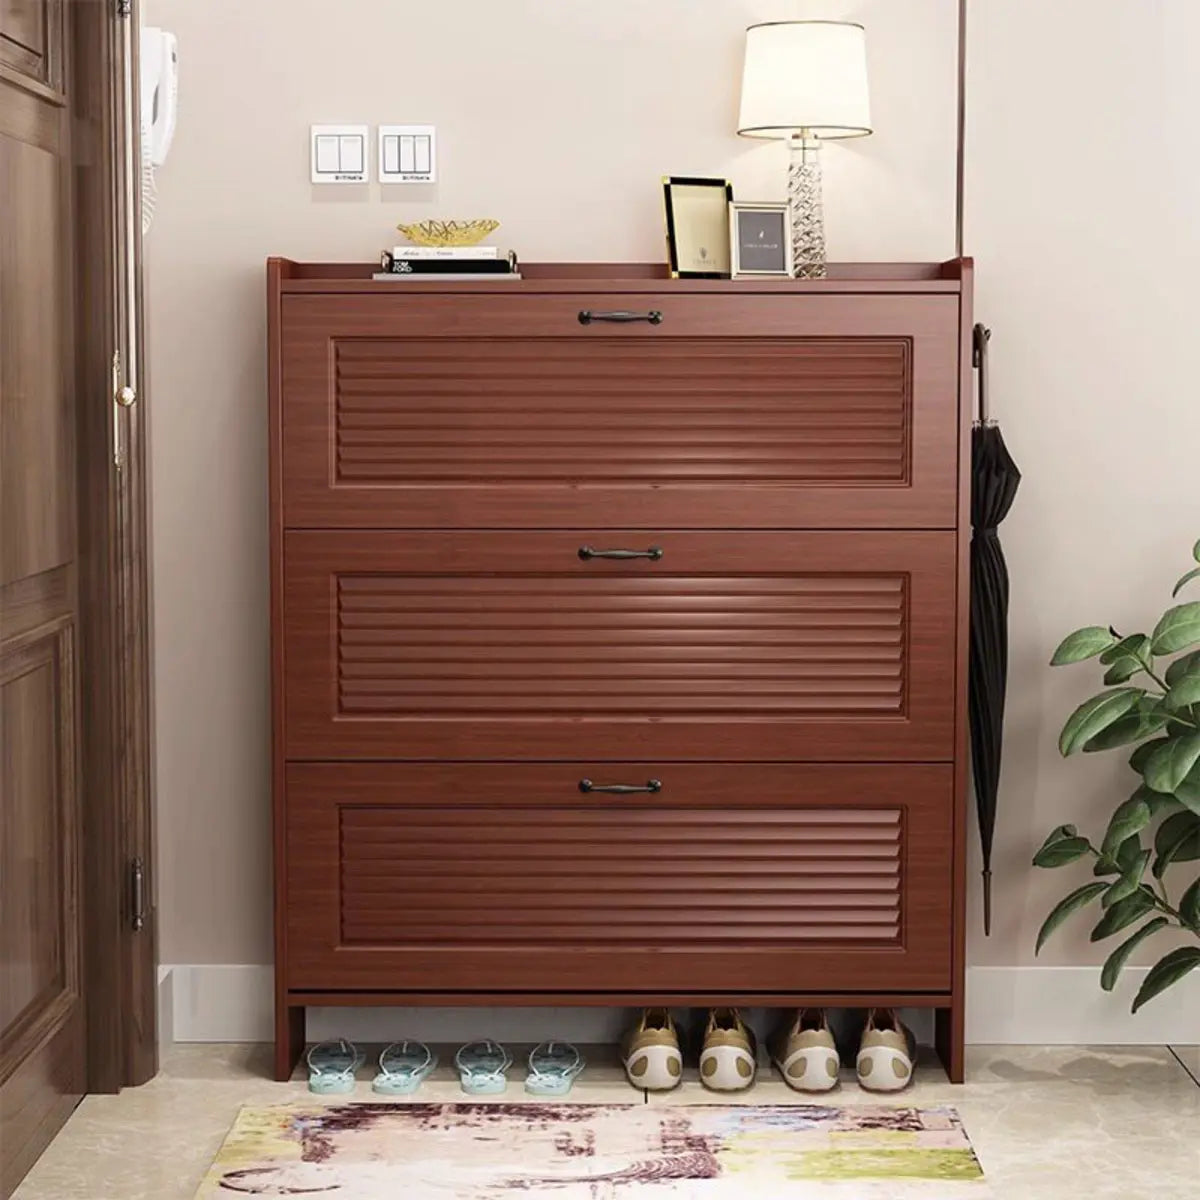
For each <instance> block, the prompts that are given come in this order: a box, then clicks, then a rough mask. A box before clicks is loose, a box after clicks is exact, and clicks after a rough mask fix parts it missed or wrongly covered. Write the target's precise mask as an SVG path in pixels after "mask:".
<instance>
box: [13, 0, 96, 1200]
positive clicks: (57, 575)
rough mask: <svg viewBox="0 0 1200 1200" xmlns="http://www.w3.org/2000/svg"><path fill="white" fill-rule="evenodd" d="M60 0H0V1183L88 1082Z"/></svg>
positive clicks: (70, 249)
mask: <svg viewBox="0 0 1200 1200" xmlns="http://www.w3.org/2000/svg"><path fill="white" fill-rule="evenodd" d="M66 50H67V46H66V41H65V39H64V36H63V13H62V6H61V4H60V3H58V2H57V0H0V1127H2V1128H3V1130H4V1136H3V1150H2V1153H0V1192H3V1194H4V1195H8V1193H9V1192H10V1191H11V1190H12V1189H13V1188H14V1187H15V1186H16V1183H17V1181H18V1180H19V1179H20V1178H21V1177H22V1175H23V1174H24V1173H25V1171H26V1170H27V1169H28V1167H29V1165H30V1164H31V1163H32V1162H33V1160H34V1159H35V1158H36V1157H37V1155H38V1154H39V1153H40V1152H41V1149H42V1147H43V1146H44V1145H45V1143H46V1142H47V1141H48V1140H49V1138H50V1137H51V1136H53V1134H54V1132H55V1131H56V1130H57V1128H58V1127H59V1126H60V1125H61V1124H62V1122H63V1121H65V1120H66V1118H67V1116H68V1115H69V1114H70V1112H71V1110H72V1108H73V1107H74V1106H75V1104H76V1103H77V1102H78V1100H79V1098H80V1095H81V1093H82V1092H83V1091H84V1088H85V1086H86V1069H85V1041H86V1039H85V1029H84V1013H83V1004H82V986H83V985H82V978H83V966H82V961H83V960H82V944H81V943H82V939H81V934H80V930H81V925H80V921H81V915H80V913H81V905H80V878H81V867H80V863H81V858H80V854H81V844H82V838H81V818H80V805H79V791H78V778H79V772H78V760H77V749H78V746H79V742H80V729H79V720H78V717H79V704H78V672H77V660H78V658H77V647H78V644H79V602H78V595H79V543H78V537H77V523H76V501H77V495H76V462H77V458H76V442H75V433H74V429H75V401H76V393H75V378H74V368H75V360H74V347H75V340H74V336H73V304H72V290H71V289H72V274H73V269H74V257H73V256H74V253H75V242H74V238H73V233H72V214H71V145H70V122H69V116H70V113H69V108H68V106H67V97H66V94H65V90H64V87H65V79H66V61H65V59H66Z"/></svg>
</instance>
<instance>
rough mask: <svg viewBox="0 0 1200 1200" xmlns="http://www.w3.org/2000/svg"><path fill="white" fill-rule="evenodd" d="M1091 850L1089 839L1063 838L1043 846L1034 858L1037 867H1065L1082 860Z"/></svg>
mask: <svg viewBox="0 0 1200 1200" xmlns="http://www.w3.org/2000/svg"><path fill="white" fill-rule="evenodd" d="M1090 849H1091V846H1090V844H1089V843H1088V840H1087V838H1081V837H1072V838H1061V839H1060V840H1059V841H1057V842H1053V843H1052V844H1051V845H1049V846H1043V847H1042V848H1041V849H1040V850H1039V851H1038V852H1037V853H1036V854H1035V855H1034V856H1033V865H1034V866H1035V867H1065V866H1066V865H1067V863H1072V862H1074V861H1075V860H1076V859H1077V858H1082V857H1083V856H1084V855H1085V854H1086V853H1087V852H1088V851H1089V850H1090Z"/></svg>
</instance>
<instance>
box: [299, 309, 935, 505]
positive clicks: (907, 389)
mask: <svg viewBox="0 0 1200 1200" xmlns="http://www.w3.org/2000/svg"><path fill="white" fill-rule="evenodd" d="M356 299H357V304H358V306H359V307H358V309H357V310H356V312H355V314H353V315H351V314H348V313H347V312H346V311H345V309H346V304H347V302H346V300H345V299H344V298H343V299H342V300H339V301H336V302H331V301H330V300H328V299H325V298H321V297H289V298H288V300H287V301H286V302H285V318H284V338H285V362H286V367H285V389H286V391H285V394H286V397H287V402H286V406H285V412H284V436H285V466H286V473H287V483H286V498H285V503H286V520H287V523H288V524H289V525H291V526H320V525H330V524H341V525H346V526H358V527H363V526H392V527H400V526H414V525H457V526H494V525H503V526H530V525H537V526H539V527H545V526H548V525H554V524H558V525H573V524H579V523H583V524H588V525H592V526H596V525H597V524H598V522H599V521H600V520H602V519H603V520H607V521H611V522H613V523H614V524H616V525H627V526H634V525H643V526H644V524H645V523H647V522H653V523H655V524H673V525H678V526H687V525H691V526H693V527H696V526H703V527H717V526H728V525H749V524H764V523H765V524H768V525H781V526H784V525H785V526H822V525H835V524H836V525H850V526H858V527H865V526H872V525H879V526H890V525H908V526H939V525H940V526H944V527H950V526H952V525H953V524H954V486H955V470H956V463H957V449H956V439H955V428H956V425H955V421H954V406H955V402H956V400H955V398H956V394H957V392H956V389H957V364H958V347H957V311H958V310H957V305H956V303H955V302H954V301H953V300H951V299H949V298H946V297H920V298H914V297H875V298H855V299H852V298H849V297H836V296H831V297H797V296H790V297H775V298H763V297H755V296H747V297H743V298H737V299H733V298H719V299H718V298H712V297H704V296H649V297H646V296H642V297H621V296H617V297H612V296H610V297H607V298H603V297H587V296H581V297H571V296H565V297H511V296H492V297H481V296H469V295H468V296H457V297H451V296H434V297H421V298H420V299H419V300H415V299H414V300H405V299H404V298H402V297H395V296H380V297H366V298H356ZM599 308H604V309H621V308H636V309H653V310H657V311H661V312H662V313H663V321H662V323H661V324H660V325H657V326H651V325H589V326H586V327H581V325H580V324H579V321H578V312H579V311H589V310H592V309H599ZM431 314H436V316H433V315H431ZM851 329H852V330H853V336H847V331H849V330H851ZM373 330H378V332H377V333H376V334H375V335H374V336H364V334H366V333H367V332H368V331H373Z"/></svg>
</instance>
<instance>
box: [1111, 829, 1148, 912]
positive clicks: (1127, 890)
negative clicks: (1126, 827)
mask: <svg viewBox="0 0 1200 1200" xmlns="http://www.w3.org/2000/svg"><path fill="white" fill-rule="evenodd" d="M1133 840H1134V839H1133V838H1130V841H1133ZM1150 854H1151V852H1150V851H1149V850H1138V852H1137V857H1136V858H1135V859H1134V861H1133V862H1131V863H1130V864H1129V865H1128V866H1127V867H1126V868H1125V870H1124V872H1123V873H1122V875H1121V878H1120V879H1118V880H1117V881H1116V883H1113V884H1110V885H1109V889H1108V891H1107V892H1105V893H1104V895H1103V896H1102V897H1101V898H1100V906H1101V907H1102V908H1112V906H1113V905H1114V904H1116V903H1117V902H1118V901H1121V900H1124V899H1125V897H1126V896H1132V895H1133V893H1134V892H1136V891H1137V890H1138V888H1139V887H1141V885H1142V875H1143V874H1145V871H1146V864H1147V863H1149V861H1150Z"/></svg>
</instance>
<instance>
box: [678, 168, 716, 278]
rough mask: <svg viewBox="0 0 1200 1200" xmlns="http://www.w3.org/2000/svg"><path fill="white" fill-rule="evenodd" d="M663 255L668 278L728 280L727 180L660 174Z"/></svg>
mask: <svg viewBox="0 0 1200 1200" xmlns="http://www.w3.org/2000/svg"><path fill="white" fill-rule="evenodd" d="M663 201H664V203H665V205H666V214H667V253H668V258H669V262H670V268H671V278H672V279H728V278H729V275H730V269H731V263H730V244H729V228H730V226H729V206H730V204H732V203H733V185H732V184H731V183H730V182H729V180H728V179H705V178H701V177H696V176H690V175H664V176H663Z"/></svg>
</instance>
